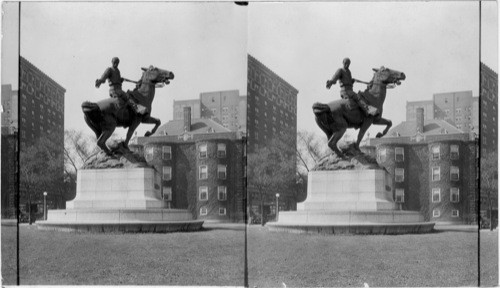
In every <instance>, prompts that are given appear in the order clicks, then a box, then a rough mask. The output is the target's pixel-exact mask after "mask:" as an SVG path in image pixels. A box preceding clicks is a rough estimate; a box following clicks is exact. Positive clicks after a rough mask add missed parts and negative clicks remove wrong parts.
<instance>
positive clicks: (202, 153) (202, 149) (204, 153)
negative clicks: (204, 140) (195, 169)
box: [199, 144, 207, 158]
mask: <svg viewBox="0 0 500 288" xmlns="http://www.w3.org/2000/svg"><path fill="white" fill-rule="evenodd" d="M199 149H200V158H207V144H201V145H200V148H199Z"/></svg>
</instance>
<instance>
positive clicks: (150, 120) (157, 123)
mask: <svg viewBox="0 0 500 288" xmlns="http://www.w3.org/2000/svg"><path fill="white" fill-rule="evenodd" d="M141 122H142V123H145V124H155V127H153V130H151V131H147V132H146V134H144V136H145V137H149V136H151V135H153V134H154V133H155V132H156V129H158V127H160V124H161V121H160V119H158V118H154V117H151V116H147V117H145V118H143V119H142V121H141Z"/></svg>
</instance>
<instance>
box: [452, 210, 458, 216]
mask: <svg viewBox="0 0 500 288" xmlns="http://www.w3.org/2000/svg"><path fill="white" fill-rule="evenodd" d="M458 216H459V213H458V210H451V217H458Z"/></svg>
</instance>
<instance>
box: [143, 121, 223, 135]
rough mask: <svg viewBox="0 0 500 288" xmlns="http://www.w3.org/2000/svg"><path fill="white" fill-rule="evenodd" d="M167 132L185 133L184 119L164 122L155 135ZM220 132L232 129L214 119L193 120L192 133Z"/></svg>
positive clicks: (173, 133) (171, 133) (172, 133)
mask: <svg viewBox="0 0 500 288" xmlns="http://www.w3.org/2000/svg"><path fill="white" fill-rule="evenodd" d="M165 132H167V135H182V134H184V132H185V131H184V120H183V119H179V120H171V121H169V122H168V123H166V124H163V125H162V126H160V128H158V130H157V131H156V133H155V134H154V135H153V136H163V135H165ZM220 132H231V130H229V129H227V128H225V127H224V126H222V125H220V124H219V123H217V122H215V121H213V120H212V119H203V118H197V119H192V120H191V131H189V133H190V134H206V133H220Z"/></svg>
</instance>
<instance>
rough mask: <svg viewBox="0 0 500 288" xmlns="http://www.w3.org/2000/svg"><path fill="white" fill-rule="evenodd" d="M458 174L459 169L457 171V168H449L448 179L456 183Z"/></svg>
mask: <svg viewBox="0 0 500 288" xmlns="http://www.w3.org/2000/svg"><path fill="white" fill-rule="evenodd" d="M459 174H460V169H458V167H455V166H451V168H450V179H451V181H458V179H459Z"/></svg>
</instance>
